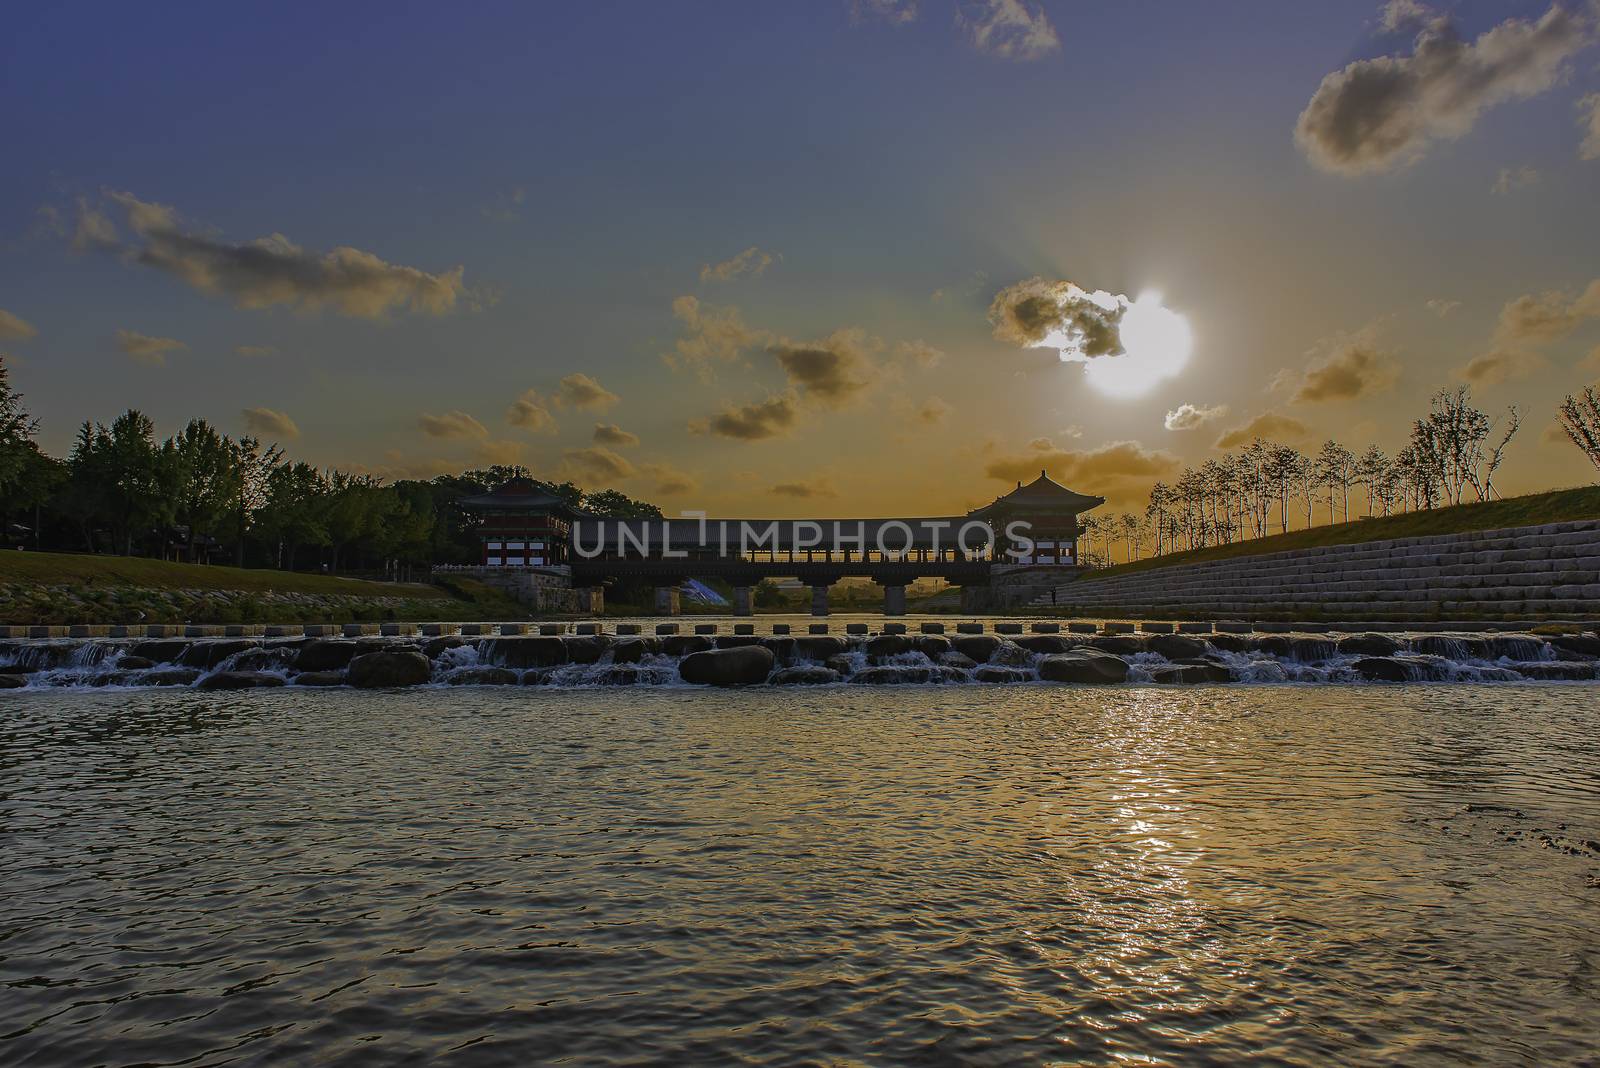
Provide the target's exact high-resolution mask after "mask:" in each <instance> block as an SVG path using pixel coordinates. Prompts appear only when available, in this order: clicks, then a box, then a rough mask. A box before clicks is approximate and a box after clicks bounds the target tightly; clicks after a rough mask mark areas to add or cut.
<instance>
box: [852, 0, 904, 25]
mask: <svg viewBox="0 0 1600 1068" xmlns="http://www.w3.org/2000/svg"><path fill="white" fill-rule="evenodd" d="M918 6H919V4H918V2H917V0H850V20H851V21H852V22H887V23H888V24H889V25H891V26H906V25H909V24H910V23H913V22H915V21H917V14H918V11H917V8H918Z"/></svg>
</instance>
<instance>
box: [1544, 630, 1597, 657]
mask: <svg viewBox="0 0 1600 1068" xmlns="http://www.w3.org/2000/svg"><path fill="white" fill-rule="evenodd" d="M1550 644H1551V645H1553V646H1555V647H1556V648H1557V649H1560V650H1561V651H1562V652H1564V653H1572V654H1574V655H1576V656H1594V657H1600V637H1596V636H1595V635H1593V634H1557V635H1556V636H1555V637H1553V638H1551V639H1550Z"/></svg>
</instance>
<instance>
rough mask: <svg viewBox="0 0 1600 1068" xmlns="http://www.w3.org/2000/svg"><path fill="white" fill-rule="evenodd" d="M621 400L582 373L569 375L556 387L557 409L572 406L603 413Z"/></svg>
mask: <svg viewBox="0 0 1600 1068" xmlns="http://www.w3.org/2000/svg"><path fill="white" fill-rule="evenodd" d="M621 399H622V398H621V397H619V396H617V395H616V394H615V393H613V392H611V391H610V390H609V389H607V388H606V387H604V386H602V385H601V384H600V383H599V382H596V381H595V380H594V379H592V378H590V377H589V376H588V375H586V374H583V373H581V372H580V373H578V374H570V375H568V376H567V377H565V378H563V379H562V380H561V384H560V385H559V386H557V387H556V395H555V402H556V405H557V406H558V407H560V406H565V405H568V404H570V405H572V406H573V407H574V408H581V409H584V410H585V411H597V412H603V411H605V410H606V409H607V408H609V407H611V406H612V405H613V404H616V403H617V402H618V401H620V400H621Z"/></svg>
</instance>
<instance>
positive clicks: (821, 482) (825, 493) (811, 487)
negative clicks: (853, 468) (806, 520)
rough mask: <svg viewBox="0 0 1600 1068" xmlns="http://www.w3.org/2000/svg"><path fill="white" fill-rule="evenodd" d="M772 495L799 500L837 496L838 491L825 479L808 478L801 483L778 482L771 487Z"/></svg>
mask: <svg viewBox="0 0 1600 1068" xmlns="http://www.w3.org/2000/svg"><path fill="white" fill-rule="evenodd" d="M772 493H773V495H774V496H777V497H795V498H798V499H800V500H812V499H815V498H818V497H837V496H839V491H838V490H837V489H835V488H834V486H833V483H832V482H831V481H829V480H828V479H826V478H810V479H806V480H805V481H803V482H779V483H778V484H777V485H776V486H773V487H772Z"/></svg>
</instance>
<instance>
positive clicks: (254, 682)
mask: <svg viewBox="0 0 1600 1068" xmlns="http://www.w3.org/2000/svg"><path fill="white" fill-rule="evenodd" d="M282 685H283V679H282V677H281V676H278V675H268V674H267V673H266V672H264V671H219V672H217V673H216V674H214V675H207V676H206V677H205V678H203V679H201V680H200V685H199V687H198V688H199V689H202V690H259V689H264V688H266V687H268V686H282Z"/></svg>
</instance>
